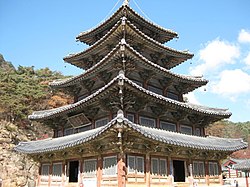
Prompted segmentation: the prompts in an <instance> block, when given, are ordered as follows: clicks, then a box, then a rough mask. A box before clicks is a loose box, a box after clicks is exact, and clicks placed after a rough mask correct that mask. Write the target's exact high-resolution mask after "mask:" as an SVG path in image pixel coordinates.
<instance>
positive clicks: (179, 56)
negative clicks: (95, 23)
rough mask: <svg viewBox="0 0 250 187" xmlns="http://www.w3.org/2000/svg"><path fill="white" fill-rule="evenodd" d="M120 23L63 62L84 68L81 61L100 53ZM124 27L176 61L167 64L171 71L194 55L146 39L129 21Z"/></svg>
mask: <svg viewBox="0 0 250 187" xmlns="http://www.w3.org/2000/svg"><path fill="white" fill-rule="evenodd" d="M121 27H122V21H121V20H119V21H118V22H117V23H116V24H115V25H114V27H113V28H112V29H111V30H110V31H109V32H108V33H107V34H106V35H104V36H103V37H102V38H101V39H100V40H98V41H97V42H96V43H95V44H93V45H92V46H91V47H89V48H87V49H86V50H84V51H82V52H79V53H75V54H71V55H68V56H66V57H64V60H65V61H66V62H68V63H70V64H72V65H75V66H77V67H79V68H84V64H82V63H84V62H83V61H82V59H83V58H87V57H88V56H89V55H93V54H94V53H95V52H96V51H100V50H101V48H102V47H103V46H105V45H104V44H105V43H108V42H107V41H109V40H112V37H115V36H113V33H114V32H119V31H117V29H119V28H120V29H122V28H121ZM126 27H127V29H130V30H131V32H133V34H135V35H136V37H137V38H141V40H142V41H145V42H146V43H147V45H148V46H152V49H154V50H156V51H161V52H163V53H164V54H165V55H169V56H172V57H174V58H175V59H176V62H175V63H174V62H173V64H169V65H168V68H169V69H171V68H172V67H175V66H177V65H179V64H180V63H182V62H184V61H186V60H188V59H191V58H192V57H193V56H194V55H193V54H191V53H189V52H184V51H179V50H175V49H172V48H170V47H167V46H165V45H162V44H161V43H159V42H157V41H156V40H154V39H152V38H150V37H148V36H147V35H146V34H144V33H143V32H141V31H140V30H139V29H137V28H136V26H134V25H133V24H132V23H131V22H130V21H128V20H126Z"/></svg>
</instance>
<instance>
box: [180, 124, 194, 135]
mask: <svg viewBox="0 0 250 187" xmlns="http://www.w3.org/2000/svg"><path fill="white" fill-rule="evenodd" d="M180 130H181V133H183V134H188V135H192V127H190V126H186V125H181V129H180Z"/></svg>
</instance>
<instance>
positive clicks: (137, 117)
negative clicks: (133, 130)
mask: <svg viewBox="0 0 250 187" xmlns="http://www.w3.org/2000/svg"><path fill="white" fill-rule="evenodd" d="M135 123H136V124H139V113H138V112H136V113H135Z"/></svg>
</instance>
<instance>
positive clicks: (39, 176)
mask: <svg viewBox="0 0 250 187" xmlns="http://www.w3.org/2000/svg"><path fill="white" fill-rule="evenodd" d="M41 174H42V164H41V163H39V173H38V178H37V186H40V185H41Z"/></svg>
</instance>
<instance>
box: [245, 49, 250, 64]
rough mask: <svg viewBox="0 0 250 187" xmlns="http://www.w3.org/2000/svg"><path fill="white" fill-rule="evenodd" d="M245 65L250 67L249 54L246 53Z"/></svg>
mask: <svg viewBox="0 0 250 187" xmlns="http://www.w3.org/2000/svg"><path fill="white" fill-rule="evenodd" d="M244 62H245V63H246V65H248V66H250V52H249V53H248V55H247V57H246V58H245V59H244Z"/></svg>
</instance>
